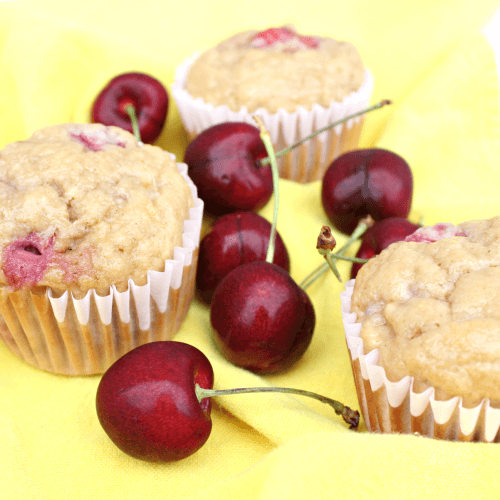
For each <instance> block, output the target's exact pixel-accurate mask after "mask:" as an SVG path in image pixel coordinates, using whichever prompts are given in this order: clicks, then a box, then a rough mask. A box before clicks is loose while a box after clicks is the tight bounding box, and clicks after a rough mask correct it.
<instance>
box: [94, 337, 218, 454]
mask: <svg viewBox="0 0 500 500" xmlns="http://www.w3.org/2000/svg"><path fill="white" fill-rule="evenodd" d="M213 379H214V374H213V370H212V366H211V364H210V362H209V361H208V359H207V358H206V356H205V355H204V354H203V353H202V352H200V351H199V350H198V349H196V348H195V347H192V346H190V345H188V344H183V343H181V342H152V343H150V344H145V345H143V346H141V347H137V348H136V349H134V350H132V351H130V352H129V353H127V354H125V356H123V357H122V358H120V359H119V360H118V361H116V362H115V363H114V364H113V365H112V366H111V367H110V368H109V369H108V371H107V372H106V373H105V374H104V375H103V377H102V379H101V382H100V383H99V387H98V389H97V396H96V408H97V416H98V418H99V422H100V423H101V425H102V427H103V428H104V430H105V431H106V433H107V434H108V436H109V437H110V438H111V440H112V441H113V443H115V444H116V446H118V448H120V449H121V450H122V451H124V452H125V453H127V454H128V455H130V456H132V457H135V458H139V459H141V460H146V461H150V462H158V461H165V462H169V461H173V460H180V459H182V458H186V457H188V456H189V455H191V454H193V453H194V452H195V451H197V450H198V449H199V448H200V447H201V446H203V444H204V443H205V442H206V440H207V439H208V437H209V435H210V432H211V430H212V421H211V420H210V410H211V401H210V399H208V398H206V399H203V400H201V402H199V401H198V399H197V396H196V392H195V385H196V384H199V385H200V386H201V387H203V388H208V389H211V388H212V386H213Z"/></svg>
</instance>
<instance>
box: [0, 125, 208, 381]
mask: <svg viewBox="0 0 500 500" xmlns="http://www.w3.org/2000/svg"><path fill="white" fill-rule="evenodd" d="M0 199H1V203H0V248H1V250H2V263H1V267H0V286H1V290H0V338H2V340H3V341H4V343H5V344H6V345H7V347H9V348H10V349H11V351H12V352H14V353H15V354H17V355H18V356H19V357H21V358H22V359H23V360H25V361H27V362H28V363H30V364H32V365H34V366H37V367H39V368H42V369H44V370H49V371H53V372H56V373H64V374H72V375H82V374H92V373H102V372H104V371H105V370H106V369H107V367H108V366H110V365H111V364H112V363H113V362H114V361H115V360H116V359H117V358H118V357H120V356H122V355H123V354H125V353H126V352H127V351H129V350H130V349H132V348H133V347H136V346H138V345H141V344H143V343H146V342H150V341H154V340H163V339H168V338H170V337H171V336H172V335H173V334H174V333H175V332H176V331H177V329H178V328H179V326H180V324H181V322H182V320H183V318H184V316H185V315H186V312H187V309H188V307H189V304H190V302H191V299H192V296H193V286H194V276H195V267H196V261H197V249H198V245H199V233H200V227H201V217H202V211H203V203H202V202H201V200H199V199H198V198H197V195H196V188H195V187H194V185H193V183H192V182H191V180H190V179H189V177H188V176H187V167H186V165H184V164H177V163H176V162H175V160H174V159H173V158H172V157H171V156H170V155H169V154H168V153H166V152H165V151H163V150H161V149H160V148H158V147H155V146H149V145H143V144H142V143H138V142H137V141H136V140H135V139H134V137H133V136H132V135H131V134H129V133H128V132H125V131H124V130H122V129H119V128H116V127H105V126H104V125H101V124H85V125H84V124H71V123H69V124H62V125H56V126H51V127H47V128H44V129H42V130H39V131H37V132H35V133H34V134H33V136H32V137H30V138H29V139H27V140H25V141H20V142H16V143H12V144H9V145H7V146H6V147H5V149H3V150H2V151H0Z"/></svg>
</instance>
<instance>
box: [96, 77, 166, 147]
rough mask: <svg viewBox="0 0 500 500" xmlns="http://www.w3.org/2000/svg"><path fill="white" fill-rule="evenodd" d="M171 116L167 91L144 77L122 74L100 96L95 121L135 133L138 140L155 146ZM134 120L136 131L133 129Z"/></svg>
mask: <svg viewBox="0 0 500 500" xmlns="http://www.w3.org/2000/svg"><path fill="white" fill-rule="evenodd" d="M167 112H168V94H167V91H166V89H165V87H164V86H163V85H162V84H161V83H160V82H159V81H158V80H156V79H155V78H153V77H152V76H149V75H146V74H144V73H123V74H121V75H118V76H116V77H115V78H113V79H112V80H111V81H110V82H109V83H108V84H107V85H106V87H105V88H104V89H103V90H102V91H101V93H100V94H99V95H98V97H97V99H96V100H95V102H94V106H93V108H92V121H93V122H94V123H103V124H104V125H114V126H116V127H120V128H122V129H124V130H127V131H129V132H133V133H134V135H135V136H136V139H137V140H142V142H146V143H152V142H154V141H155V140H156V139H157V138H158V136H159V135H160V133H161V131H162V129H163V126H164V124H165V120H166V118H167ZM134 117H135V118H136V120H137V127H134V126H133V125H132V123H133V121H134Z"/></svg>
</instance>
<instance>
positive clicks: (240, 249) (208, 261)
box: [196, 212, 290, 303]
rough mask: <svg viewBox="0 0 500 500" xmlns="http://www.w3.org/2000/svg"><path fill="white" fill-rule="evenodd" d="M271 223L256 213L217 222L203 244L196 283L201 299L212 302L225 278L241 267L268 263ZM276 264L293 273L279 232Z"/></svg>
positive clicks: (229, 215) (232, 215)
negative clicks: (255, 263) (216, 290)
mask: <svg viewBox="0 0 500 500" xmlns="http://www.w3.org/2000/svg"><path fill="white" fill-rule="evenodd" d="M270 234H271V224H270V223H269V222H268V221H267V220H266V219H264V218H263V217H261V216H260V215H258V214H256V213H255V212H233V213H231V214H227V215H225V216H224V217H221V218H220V219H218V220H217V221H216V222H215V224H214V225H213V227H212V230H211V231H210V233H208V234H207V235H205V237H204V238H203V239H202V240H201V243H200V253H199V259H198V270H197V273H196V283H197V287H198V290H199V292H200V295H201V297H202V299H203V300H204V301H206V302H208V303H209V302H210V301H211V300H212V295H213V293H214V290H215V288H216V287H217V285H218V284H219V283H220V281H221V280H222V278H224V276H226V275H227V274H228V273H229V272H230V271H232V270H233V269H235V268H236V267H238V266H241V265H242V264H248V263H250V262H253V261H256V260H261V261H264V260H266V254H267V247H268V246H269V237H270ZM273 262H274V263H275V264H276V265H278V266H280V267H282V268H283V269H284V270H285V271H287V272H289V271H290V259H289V257H288V252H287V250H286V247H285V244H284V243H283V240H282V239H281V236H280V235H279V234H278V233H276V242H275V249H274V260H273Z"/></svg>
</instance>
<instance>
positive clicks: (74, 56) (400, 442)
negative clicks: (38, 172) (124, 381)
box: [0, 0, 500, 500]
mask: <svg viewBox="0 0 500 500" xmlns="http://www.w3.org/2000/svg"><path fill="white" fill-rule="evenodd" d="M185 4H186V5H183V4H181V5H178V6H176V7H172V6H166V5H164V4H163V3H162V2H155V1H152V0H148V1H144V2H141V4H140V5H137V6H135V5H134V6H133V5H131V4H130V5H128V4H123V3H122V2H120V3H119V2H117V1H116V0H112V1H109V2H102V1H101V2H98V1H97V0H88V1H87V2H81V3H80V2H79V3H78V4H76V3H75V4H73V3H71V2H62V1H60V0H50V1H48V2H45V3H44V4H41V3H39V2H36V1H32V2H29V1H27V2H19V3H16V2H7V3H0V89H1V92H0V146H2V147H3V146H4V145H5V144H6V143H8V142H11V141H14V140H20V139H24V138H26V137H27V136H29V135H30V134H31V133H32V132H33V131H34V130H35V129H37V128H40V127H43V126H46V125H49V124H53V123H57V122H65V121H88V117H89V108H90V104H91V102H92V101H93V98H94V97H95V95H96V94H97V93H98V92H99V90H100V88H101V87H102V85H104V83H105V82H106V81H107V80H108V79H109V78H111V77H112V76H114V75H115V74H117V73H120V72H123V71H131V70H138V71H145V72H149V73H151V74H153V75H154V76H156V77H157V78H159V79H160V80H162V81H163V82H164V83H165V84H166V85H167V86H169V85H170V84H171V82H172V79H173V73H174V70H175V67H176V66H177V64H179V63H180V62H181V61H182V59H183V58H184V57H186V56H189V55H190V54H191V52H192V51H194V50H200V49H203V48H205V47H208V46H209V45H212V44H214V43H216V42H217V41H218V40H220V39H222V38H224V37H226V36H229V35H230V34H232V33H233V32H235V31H239V30H241V29H246V28H249V27H262V28H265V27H269V26H272V25H280V24H283V23H285V22H290V21H296V22H297V24H298V25H299V23H300V25H299V26H298V27H299V29H301V30H302V31H304V32H311V33H319V34H325V35H330V36H338V37H339V38H344V39H349V40H352V41H353V42H354V43H356V45H357V46H358V47H359V49H360V52H361V53H362V55H363V57H364V59H365V62H366V64H367V66H369V67H370V68H371V69H372V71H373V73H374V75H375V81H376V87H375V94H374V98H373V99H374V101H376V100H379V99H381V98H390V99H393V100H394V101H395V104H394V105H393V106H392V107H390V108H387V109H384V110H382V111H380V112H377V113H375V114H373V115H372V116H370V118H368V119H367V121H366V126H365V130H364V133H363V146H379V147H385V148H389V149H392V150H394V151H395V152H397V153H399V154H401V155H402V156H404V157H405V158H406V159H407V161H408V162H409V164H410V165H411V167H412V169H413V172H414V177H415V196H414V204H413V211H412V217H414V218H416V219H418V218H420V217H423V218H424V220H425V222H428V223H434V222H438V221H451V222H459V221H462V220H467V219H471V218H475V217H476V218H484V217H490V216H493V215H498V214H499V208H498V207H499V204H498V200H499V196H498V191H499V188H500V169H499V168H498V164H499V162H500V126H499V90H498V77H497V72H496V67H495V60H494V57H493V53H492V51H491V48H490V46H489V45H488V43H487V41H486V40H485V39H484V38H483V37H482V36H481V35H479V34H478V32H479V29H480V27H481V26H482V24H483V23H484V22H485V20H486V19H487V18H488V16H489V15H491V13H492V12H493V10H494V8H495V7H497V6H498V2H497V1H488V0H479V1H477V2H474V3H472V2H467V1H463V2H456V0H453V1H452V0H424V1H422V2H419V3H418V5H417V4H416V5H415V6H411V5H408V4H406V3H405V2H400V1H399V0H388V1H386V2H383V4H382V5H380V4H379V3H378V2H371V1H370V0H359V1H356V2H340V1H335V0H333V1H332V0H329V1H318V2H316V3H315V2H313V3H312V4H311V6H310V7H309V10H305V8H304V4H303V2H301V1H300V0H290V1H287V2H284V1H281V0H280V1H278V2H275V3H273V4H268V3H267V2H264V0H254V2H252V9H248V7H245V5H246V4H241V5H231V6H229V4H227V2H223V1H222V0H214V1H212V2H210V3H206V2H203V1H202V0H193V1H191V2H185ZM72 9H73V10H72ZM222 12H223V13H224V14H223V15H222ZM332 20H334V22H333V23H332ZM158 144H159V145H160V146H162V147H164V148H166V149H168V150H170V151H173V152H174V153H176V154H177V155H178V157H179V158H180V159H182V153H183V150H184V148H185V145H186V137H185V135H184V133H183V131H182V127H181V124H180V120H179V116H178V113H177V111H176V110H175V107H174V104H173V103H171V110H170V114H169V120H168V126H167V129H166V131H165V132H164V133H163V134H162V137H161V138H160V140H159V142H158ZM320 188H321V186H320V183H319V182H316V183H312V184H309V185H298V184H294V183H292V182H290V181H281V182H280V194H281V206H280V215H279V222H278V229H279V231H280V233H281V235H282V237H283V239H284V241H285V243H286V245H287V247H288V250H289V252H290V255H291V264H292V270H291V273H292V276H293V277H294V279H296V280H297V281H300V280H302V279H303V278H304V277H305V276H306V275H307V274H308V273H309V272H310V271H311V270H312V269H313V268H315V267H316V266H317V265H318V264H319V263H321V262H322V258H321V257H320V256H319V255H318V254H317V252H316V249H315V242H316V237H317V235H318V232H319V229H320V227H321V226H322V225H323V224H325V223H327V220H326V217H325V214H324V212H323V209H322V206H321V202H320ZM271 205H272V204H269V205H268V206H266V207H265V208H264V209H263V210H262V212H261V213H262V215H264V216H265V217H266V218H268V219H270V218H271V211H272V206H271ZM336 237H338V241H339V243H340V244H342V243H343V241H344V240H345V237H343V236H341V235H338V234H337V235H336ZM340 270H341V273H342V275H343V276H344V277H345V278H346V277H347V276H348V272H349V268H348V266H347V265H345V264H343V265H341V266H340ZM341 289H342V285H340V284H339V283H338V282H336V281H335V279H334V278H333V276H331V275H330V274H326V275H324V276H323V277H322V278H321V279H320V280H318V281H317V282H315V283H314V284H313V285H312V286H311V287H310V288H309V289H308V293H309V295H310V297H311V299H312V301H313V304H314V307H315V310H316V315H317V323H316V331H315V335H314V339H313V342H312V345H311V346H310V348H309V350H308V351H307V352H306V354H305V355H304V357H303V358H302V359H301V360H300V361H299V362H298V363H297V365H296V366H294V367H293V368H292V369H291V370H289V371H288V372H287V373H284V374H281V375H275V376H272V377H271V376H269V377H266V378H262V377H258V376H256V375H253V374H251V373H249V372H246V371H244V370H241V369H238V368H235V367H233V366H232V365H230V364H229V363H228V362H227V361H225V359H224V358H223V357H222V356H221V355H220V354H219V353H218V351H217V350H216V349H215V347H214V345H213V343H212V340H211V330H210V322H209V310H208V308H207V307H206V306H204V305H202V304H201V303H199V302H196V301H195V302H194V303H193V305H192V307H191V309H190V312H189V314H188V317H187V319H186V321H185V323H184V324H183V326H182V329H181V330H180V332H179V333H178V335H177V337H176V339H177V340H181V341H184V342H188V343H191V344H193V345H195V346H197V347H199V348H200V349H201V350H203V352H205V354H206V355H207V356H208V357H209V359H210V360H211V362H212V364H213V367H214V371H215V377H216V387H218V388H223V387H224V388H226V387H246V386H255V385H265V384H274V385H281V386H289V387H297V388H302V389H307V390H312V391H315V392H319V393H321V394H324V395H326V396H330V397H333V398H336V399H339V400H341V401H343V402H345V403H346V404H348V405H350V406H354V407H357V399H356V394H355V391H354V384H353V380H352V374H351V369H350V364H349V359H348V354H347V349H346V346H345V340H344V334H343V330H342V326H341V320H340V312H339V304H340V301H339V295H338V294H339V292H340V291H341ZM99 380H100V377H98V376H94V377H74V378H72V377H64V376H57V375H52V374H50V373H45V372H42V371H39V370H36V369H34V368H31V367H30V366H28V365H27V364H25V363H23V362H21V361H20V360H18V359H17V358H16V357H15V356H14V355H13V354H11V353H10V351H8V350H7V349H6V348H5V347H4V346H3V344H0V429H1V430H0V452H1V453H0V485H1V487H0V498H1V499H2V500H3V499H6V500H7V499H8V500H89V499H92V500H114V499H121V500H128V499H130V500H131V499H134V500H136V499H146V498H147V499H148V500H149V499H151V500H153V499H162V500H163V499H165V498H186V497H189V498H193V499H199V498H214V499H225V498H227V499H233V498H251V499H254V498H260V499H268V498H269V499H271V498H272V499H275V498H287V499H303V498H308V499H309V498H315V499H323V498H325V499H326V498H328V499H330V498H339V499H344V498H370V499H377V498H380V499H382V498H383V499H387V498H398V499H399V498H404V499H413V498H415V499H416V498H428V497H433V498H434V497H435V498H457V499H460V498H464V499H468V498H491V497H492V496H494V495H495V490H496V488H495V486H496V484H497V483H498V479H497V478H498V476H499V474H498V472H499V471H498V467H499V465H498V464H499V463H500V460H499V459H500V447H499V445H485V444H466V443H447V442H439V441H434V440H430V439H425V438H418V437H415V436H387V435H372V434H369V433H367V432H366V431H365V430H364V427H363V426H362V429H361V432H359V433H355V432H351V431H349V430H347V428H346V426H345V425H344V424H343V423H342V421H341V420H340V418H339V417H337V416H336V415H335V414H334V412H333V410H331V409H330V408H329V407H326V406H325V405H322V404H321V403H318V402H315V401H309V400H306V399H300V398H299V397H289V396H284V395H277V394H275V395H273V394H263V395H250V394H249V395H239V396H229V397H221V398H218V399H217V400H216V403H215V405H214V411H213V414H212V417H213V424H214V425H213V431H212V435H211V437H210V439H209V441H208V442H207V444H206V445H205V446H204V447H203V448H202V449H201V450H200V451H199V452H198V453H196V454H195V455H193V456H191V457H189V458H188V459H186V460H184V461H181V462H178V463H172V464H149V463H144V462H140V461H137V460H134V459H132V458H129V457H128V456H126V455H124V454H123V453H121V452H120V451H119V450H118V449H117V448H115V446H114V445H113V444H112V443H111V442H110V440H109V439H108V438H107V436H106V435H105V434H104V432H103V431H102V429H101V427H100V426H99V423H98V421H97V417H96V414H95V404H94V400H95V391H96V388H97V385H98V383H99Z"/></svg>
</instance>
